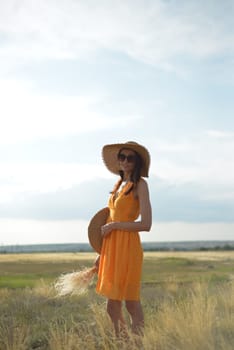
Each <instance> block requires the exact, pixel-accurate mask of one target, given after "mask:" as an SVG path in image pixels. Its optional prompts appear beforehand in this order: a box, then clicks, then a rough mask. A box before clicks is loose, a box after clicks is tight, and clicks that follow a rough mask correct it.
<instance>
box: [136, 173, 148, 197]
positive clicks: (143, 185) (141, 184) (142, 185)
mask: <svg viewBox="0 0 234 350" xmlns="http://www.w3.org/2000/svg"><path fill="white" fill-rule="evenodd" d="M142 191H148V183H147V181H146V180H145V179H143V178H142V177H141V178H140V180H139V181H138V184H137V192H138V194H139V192H142Z"/></svg>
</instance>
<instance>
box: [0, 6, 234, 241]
mask: <svg viewBox="0 0 234 350" xmlns="http://www.w3.org/2000/svg"><path fill="white" fill-rule="evenodd" d="M233 15H234V4H233V1H231V0H225V1H222V2H220V1H218V0H214V1H206V2H203V1H195V0H191V1H166V0H165V1H157V0H155V1H149V0H145V1H133V0H131V1H130V0H125V1H121V0H120V1H112V0H111V1H99V2H96V1H88V0H86V1H78V0H77V1H74V0H56V1H55V0H40V1H32V0H31V1H29V0H24V1H22V2H18V1H16V0H15V1H13V0H8V1H7V2H1V4H0V59H1V65H0V96H1V103H0V121H1V128H0V237H1V238H0V244H25V243H56V242H60V243H61V242H86V241H87V225H88V222H89V219H90V218H91V216H92V215H93V214H94V213H95V212H96V211H97V210H99V209H100V208H101V207H103V206H105V205H106V203H107V198H108V193H109V191H110V190H111V189H112V186H113V184H114V183H115V181H116V177H115V176H114V175H112V174H110V173H109V172H108V171H107V169H106V168H105V167H104V165H103V163H102V159H101V149H102V146H103V145H104V144H107V143H113V142H125V141H129V140H134V141H137V142H139V143H143V144H144V145H145V146H146V147H147V148H148V149H149V151H150V153H151V168H150V177H149V179H148V180H147V181H148V184H149V188H150V193H151V201H152V207H153V227H152V231H151V233H142V234H141V237H142V240H143V241H164V240H172V241H176V240H196V239H198V240H200V239H207V240H209V239H233V238H234V233H233V232H234V155H233V154H234V152H233V150H234V118H233V115H234V102H233V101H234V24H233Z"/></svg>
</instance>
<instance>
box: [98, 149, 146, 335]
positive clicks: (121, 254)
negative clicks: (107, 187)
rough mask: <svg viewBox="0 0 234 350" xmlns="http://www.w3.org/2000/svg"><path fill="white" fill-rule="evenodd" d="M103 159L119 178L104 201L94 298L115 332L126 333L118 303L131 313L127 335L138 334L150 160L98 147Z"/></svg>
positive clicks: (132, 151) (139, 153)
mask: <svg viewBox="0 0 234 350" xmlns="http://www.w3.org/2000/svg"><path fill="white" fill-rule="evenodd" d="M102 156H103V160H104V163H105V165H106V167H107V169H108V170H110V171H111V172H112V173H114V174H117V175H119V176H120V178H119V181H118V182H117V184H116V185H115V187H114V189H113V191H112V192H111V196H110V198H109V202H108V207H109V209H110V214H109V217H108V219H107V223H106V224H105V225H104V226H102V229H101V232H102V237H103V243H102V249H101V254H100V256H99V257H98V259H97V260H96V266H97V268H98V281H97V286H96V291H97V293H99V294H101V295H104V296H105V297H106V298H107V299H108V301H107V312H108V314H109V316H110V318H111V320H112V322H113V325H114V329H115V333H116V335H117V336H119V335H120V332H121V330H122V329H123V330H124V328H125V321H124V318H123V314H122V302H123V301H125V306H126V308H127V311H128V312H129V314H130V317H131V322H132V331H133V332H134V333H136V334H139V335H140V334H142V332H143V327H144V316H143V311H142V307H141V302H140V283H141V271H142V261H143V250H142V246H141V241H140V237H139V231H150V229H151V223H152V212H151V204H150V197H149V190H148V185H147V182H146V181H145V180H144V179H143V177H148V171H149V165H150V155H149V152H148V151H147V149H146V148H145V147H143V146H142V145H140V144H138V143H136V142H126V143H122V144H111V145H106V146H104V147H103V150H102Z"/></svg>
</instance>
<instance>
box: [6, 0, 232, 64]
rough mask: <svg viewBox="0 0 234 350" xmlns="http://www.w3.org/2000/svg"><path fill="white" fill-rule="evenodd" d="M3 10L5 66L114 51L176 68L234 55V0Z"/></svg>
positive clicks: (56, 4) (27, 4)
mask: <svg viewBox="0 0 234 350" xmlns="http://www.w3.org/2000/svg"><path fill="white" fill-rule="evenodd" d="M0 13H1V15H0V16H1V17H0V23H1V24H0V30H1V31H2V33H3V35H4V38H5V40H4V43H5V44H4V45H3V47H2V49H1V55H2V57H3V58H4V57H5V60H6V61H5V63H6V64H7V59H8V58H9V57H13V58H14V59H15V58H16V57H17V58H18V59H20V60H30V59H34V60H40V59H49V58H50V59H74V58H78V57H87V56H89V57H90V54H91V53H92V55H93V54H94V53H98V52H99V51H100V50H110V51H114V52H122V53H125V54H126V55H128V56H130V57H132V58H134V59H136V60H140V61H143V62H146V63H150V64H157V65H159V66H160V67H161V68H163V69H166V70H175V69H177V68H176V66H177V65H178V62H177V63H176V60H175V58H176V57H180V58H181V57H184V58H185V60H186V59H188V58H191V59H192V60H196V59H198V60H200V59H203V58H205V59H207V58H209V57H211V56H217V55H220V54H226V55H229V54H231V55H232V54H233V42H234V32H233V30H230V28H233V25H232V17H233V16H232V14H233V4H232V2H231V1H226V2H225V4H221V3H220V2H219V1H218V0H216V1H212V2H206V3H204V2H202V1H190V2H186V1H181V2H180V3H178V2H175V1H168V2H165V1H147V2H146V1H132V0H128V1H118V2H114V1H105V0H104V1H99V2H98V4H97V3H96V2H95V1H72V0H69V1H67V0H60V1H53V0H50V1H47V0H41V1H40V2H37V3H33V2H31V1H28V0H25V1H24V2H21V3H18V2H17V1H14V0H9V1H7V2H2V3H1V11H0ZM6 41H7V43H6ZM184 63H185V61H184ZM184 66H185V65H184ZM180 69H181V70H183V69H182V67H180Z"/></svg>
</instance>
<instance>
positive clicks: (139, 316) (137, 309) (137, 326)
mask: <svg viewBox="0 0 234 350" xmlns="http://www.w3.org/2000/svg"><path fill="white" fill-rule="evenodd" d="M126 308H127V310H128V312H129V314H130V316H131V319H132V331H133V333H135V334H138V335H142V334H143V329H144V315H143V311H142V307H141V302H140V301H136V300H126Z"/></svg>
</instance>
